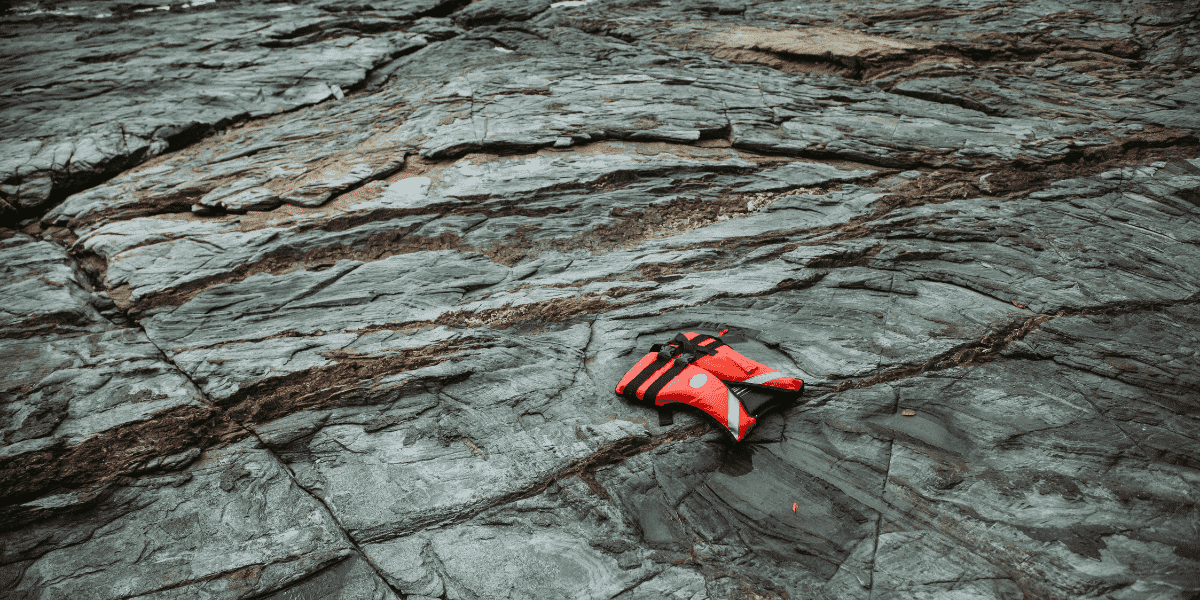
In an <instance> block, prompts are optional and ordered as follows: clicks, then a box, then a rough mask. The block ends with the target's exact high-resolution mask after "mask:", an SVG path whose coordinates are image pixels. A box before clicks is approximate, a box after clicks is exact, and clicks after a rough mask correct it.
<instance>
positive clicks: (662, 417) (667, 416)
mask: <svg viewBox="0 0 1200 600" xmlns="http://www.w3.org/2000/svg"><path fill="white" fill-rule="evenodd" d="M674 424H675V409H674V408H672V406H671V405H670V404H667V405H664V406H660V407H658V426H659V427H666V426H668V425H674Z"/></svg>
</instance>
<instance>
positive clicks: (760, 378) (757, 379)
mask: <svg viewBox="0 0 1200 600" xmlns="http://www.w3.org/2000/svg"><path fill="white" fill-rule="evenodd" d="M786 377H787V375H784V374H783V373H780V372H779V371H775V372H774V373H763V374H762V375H755V376H754V377H751V378H749V379H744V380H742V381H741V382H740V383H759V384H762V383H766V382H768V381H775V380H776V379H784V378H786Z"/></svg>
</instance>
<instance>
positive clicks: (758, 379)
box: [671, 331, 804, 391]
mask: <svg viewBox="0 0 1200 600" xmlns="http://www.w3.org/2000/svg"><path fill="white" fill-rule="evenodd" d="M683 337H684V338H685V339H686V340H687V341H688V343H689V345H695V346H697V347H699V348H703V349H706V350H710V351H713V353H712V354H708V353H699V354H698V355H697V356H696V360H695V363H694V364H695V365H696V366H697V367H700V368H702V369H704V370H706V371H711V372H712V373H714V374H715V375H716V376H717V377H720V378H721V380H722V381H727V382H733V383H753V384H758V385H765V386H769V387H777V388H782V389H787V390H796V391H800V390H803V389H804V382H803V381H802V380H799V379H796V378H794V377H788V376H787V375H784V374H783V373H780V372H779V370H778V369H773V368H771V367H768V366H767V365H764V364H762V363H760V362H758V361H754V360H750V359H749V358H746V357H745V356H742V354H741V353H739V352H738V351H737V350H734V349H733V348H730V347H729V345H728V344H726V343H725V342H723V341H721V338H718V337H713V336H711V335H700V334H697V333H695V332H692V331H689V332H687V333H686V334H683ZM678 339H679V338H678V336H677V337H676V340H678ZM671 343H672V344H673V345H675V344H678V343H677V342H671ZM681 349H682V348H681Z"/></svg>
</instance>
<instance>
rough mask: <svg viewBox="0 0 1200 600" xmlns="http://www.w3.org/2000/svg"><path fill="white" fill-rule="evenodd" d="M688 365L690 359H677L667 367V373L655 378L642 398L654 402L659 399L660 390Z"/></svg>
mask: <svg viewBox="0 0 1200 600" xmlns="http://www.w3.org/2000/svg"><path fill="white" fill-rule="evenodd" d="M681 358H682V357H681ZM687 366H688V361H686V360H678V359H677V360H676V361H675V363H674V364H672V365H671V368H670V369H667V372H666V373H663V374H662V375H659V376H658V379H655V380H654V383H652V384H650V387H649V388H647V389H646V395H645V396H642V400H645V401H646V402H654V401H655V400H657V399H658V392H659V391H661V390H662V389H663V388H664V387H666V385H667V383H668V382H670V381H671V380H672V379H675V377H676V376H677V375H679V374H680V373H682V372H683V370H684V369H686V368H687Z"/></svg>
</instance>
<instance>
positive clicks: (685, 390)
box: [617, 349, 757, 441]
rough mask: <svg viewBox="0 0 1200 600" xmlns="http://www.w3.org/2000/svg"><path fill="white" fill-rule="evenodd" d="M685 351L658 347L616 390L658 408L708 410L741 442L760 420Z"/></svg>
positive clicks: (634, 367) (635, 366)
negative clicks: (693, 362) (677, 405)
mask: <svg viewBox="0 0 1200 600" xmlns="http://www.w3.org/2000/svg"><path fill="white" fill-rule="evenodd" d="M688 358H689V357H688V356H687V355H686V354H681V355H678V356H676V355H675V353H674V352H670V351H666V350H660V349H655V351H653V352H650V353H649V354H647V355H645V356H643V357H642V359H641V360H639V361H638V362H637V364H635V365H633V368H632V369H629V371H628V372H627V373H625V376H624V377H622V378H621V381H620V383H618V384H617V393H618V394H621V395H622V396H624V397H625V398H627V399H629V400H630V401H633V402H639V401H640V402H645V403H647V404H653V405H655V406H658V407H664V406H667V405H668V404H674V403H677V404H684V405H687V406H694V407H696V408H699V409H700V410H703V411H704V412H705V413H708V415H709V416H711V417H712V418H713V419H715V420H716V421H717V423H718V424H720V425H721V426H722V427H724V428H725V430H726V431H727V432H728V433H729V435H731V436H733V439H734V440H736V441H741V440H742V439H743V438H744V437H746V434H748V433H750V429H751V428H752V427H754V425H755V423H757V421H756V420H755V418H754V417H752V416H750V414H749V413H747V412H746V409H745V407H743V406H742V403H741V401H740V400H739V399H738V397H737V396H735V395H734V394H733V392H732V391H730V389H729V388H728V387H726V386H725V384H724V383H722V382H721V380H720V379H719V378H718V377H717V376H716V375H714V374H712V373H710V372H708V371H705V370H704V369H701V368H700V367H697V366H695V365H693V364H690V361H689V360H688Z"/></svg>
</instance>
